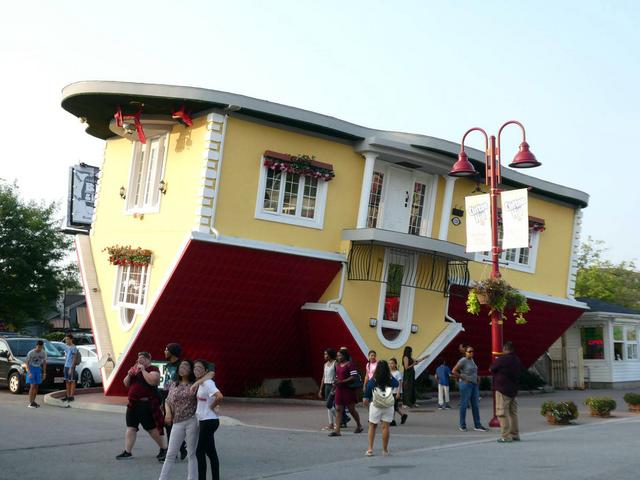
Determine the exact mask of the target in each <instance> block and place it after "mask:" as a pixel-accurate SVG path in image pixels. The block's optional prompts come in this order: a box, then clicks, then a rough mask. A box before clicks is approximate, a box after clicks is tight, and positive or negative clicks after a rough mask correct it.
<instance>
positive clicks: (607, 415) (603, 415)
mask: <svg viewBox="0 0 640 480" xmlns="http://www.w3.org/2000/svg"><path fill="white" fill-rule="evenodd" d="M590 410H591V416H592V417H601V418H607V417H610V416H611V412H610V411H609V412H604V413H599V412H598V411H597V410H594V409H593V408H590Z"/></svg>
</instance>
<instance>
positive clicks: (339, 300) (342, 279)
mask: <svg viewBox="0 0 640 480" xmlns="http://www.w3.org/2000/svg"><path fill="white" fill-rule="evenodd" d="M346 272H347V262H342V268H341V271H340V290H339V291H338V298H334V299H331V300H329V301H328V302H327V306H329V305H333V304H336V303H342V295H343V294H344V283H345V277H346Z"/></svg>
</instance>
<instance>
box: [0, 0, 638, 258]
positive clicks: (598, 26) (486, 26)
mask: <svg viewBox="0 0 640 480" xmlns="http://www.w3.org/2000/svg"><path fill="white" fill-rule="evenodd" d="M639 24H640V2H634V1H624V0H618V1H615V2H611V1H589V0H582V1H562V2H559V1H557V0H556V1H547V0H537V1H535V2H533V1H531V2H525V1H506V0H505V1H498V0H476V1H471V0H450V1H447V2H443V1H441V0H440V1H431V0H423V1H396V2H391V1H387V2H383V1H379V0H368V1H359V0H354V1H345V0H342V1H334V0H323V1H322V2H318V1H311V0H308V1H307V0H298V1H279V0H271V1H248V0H234V1H233V2H220V1H214V0H210V1H188V0H184V1H181V2H177V1H163V0H155V1H144V0H137V1H136V2H122V1H117V0H112V1H110V2H86V1H82V2H77V1H64V2H60V1H49V2H47V1H30V2H7V3H5V4H4V5H3V7H2V15H0V61H1V65H2V74H1V75H0V85H1V86H2V90H1V91H2V96H1V98H2V100H1V105H2V107H1V111H2V115H0V141H1V142H2V148H0V178H3V179H4V180H6V181H9V182H13V181H16V182H17V183H18V185H19V187H20V191H21V194H22V196H23V198H25V199H34V200H39V201H46V202H49V201H60V202H61V203H64V201H65V198H66V195H67V189H68V185H67V183H68V167H69V166H71V165H73V164H76V163H78V162H85V163H89V164H92V165H100V164H101V161H102V154H103V150H104V142H103V141H101V140H98V139H95V138H93V137H91V136H89V135H87V134H86V133H84V126H83V125H81V124H80V123H79V121H78V119H77V118H75V117H74V116H72V115H71V114H69V113H67V112H65V111H64V110H63V109H62V108H61V107H60V101H61V90H62V88H63V87H64V86H65V85H67V84H69V83H73V82H77V81H82V80H116V81H130V82H146V83H159V84H169V85H187V86H195V87H202V88H210V89H214V90H222V91H228V92H233V93H238V94H243V95H248V96H252V97H256V98H260V99H264V100H269V101H272V102H277V103H282V104H286V105H290V106H293V107H297V108H302V109H306V110H311V111H314V112H318V113H322V114H325V115H330V116H333V117H337V118H340V119H342V120H346V121H349V122H352V123H356V124H360V125H364V126H367V127H371V128H379V129H384V130H396V131H402V132H411V133H419V134H424V135H430V136H434V137H438V138H443V139H447V140H450V141H454V142H459V141H460V139H461V137H462V135H463V133H464V132H465V131H466V130H467V129H469V128H471V127H482V128H484V129H485V130H487V131H488V132H489V133H490V134H497V130H498V128H499V127H500V125H502V124H503V123H504V122H505V121H507V120H511V119H517V120H519V121H521V122H522V123H523V124H524V125H525V128H526V130H527V141H528V143H529V144H530V145H531V150H532V151H533V152H534V153H535V155H536V157H537V158H538V160H539V161H541V162H542V166H541V167H539V168H536V169H535V170H529V171H527V172H525V173H527V174H530V175H534V176H536V177H539V178H542V179H544V180H548V181H551V182H554V183H558V184H562V185H565V186H568V187H571V188H575V189H578V190H581V191H584V192H587V193H588V194H589V195H590V196H591V199H590V203H589V206H588V207H587V208H586V209H585V210H584V218H583V231H582V237H583V239H585V238H586V237H587V236H591V237H593V238H595V239H599V240H603V241H604V242H605V243H606V246H607V247H608V250H607V252H606V255H605V256H606V258H608V259H609V260H611V261H614V262H620V261H622V260H632V259H636V262H638V260H640V254H639V253H638V250H637V245H638V244H640V227H639V226H638V220H639V219H640V216H639V215H638V213H637V212H638V207H639V206H640V194H639V191H640V188H638V185H637V182H638V180H637V179H636V178H635V176H636V175H637V173H638V171H639V170H640V168H639V167H640V162H639V160H638V155H639V153H638V148H637V138H638V135H639V132H640V128H639V127H640V120H639V118H640V117H639V113H640V96H639V94H638V90H639V87H640V29H638V25H639ZM519 135H520V133H519V131H518V130H517V128H511V129H506V130H505V131H504V133H503V138H502V146H503V151H504V152H505V153H504V157H505V159H506V158H509V157H510V154H509V153H507V152H509V151H510V150H512V151H513V152H514V153H515V152H516V150H517V145H518V143H519V141H520V140H519ZM634 138H635V139H636V140H633V139H634ZM468 140H469V141H468V145H469V146H473V147H476V148H481V149H482V146H483V140H482V138H481V137H480V136H479V135H475V136H474V135H471V136H470V137H469V138H468ZM629 155H631V157H629Z"/></svg>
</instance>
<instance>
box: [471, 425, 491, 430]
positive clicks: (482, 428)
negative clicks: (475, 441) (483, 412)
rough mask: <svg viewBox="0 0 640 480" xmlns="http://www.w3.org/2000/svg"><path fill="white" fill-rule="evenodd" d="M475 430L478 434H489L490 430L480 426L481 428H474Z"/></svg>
mask: <svg viewBox="0 0 640 480" xmlns="http://www.w3.org/2000/svg"><path fill="white" fill-rule="evenodd" d="M473 429H474V430H475V431H476V432H488V431H489V430H487V429H486V428H484V427H483V426H482V425H480V426H479V427H473Z"/></svg>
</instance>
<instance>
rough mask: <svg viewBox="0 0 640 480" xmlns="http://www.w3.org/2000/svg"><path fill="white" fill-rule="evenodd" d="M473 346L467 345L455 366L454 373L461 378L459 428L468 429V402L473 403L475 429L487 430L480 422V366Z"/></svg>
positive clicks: (462, 430) (472, 411) (479, 430)
mask: <svg viewBox="0 0 640 480" xmlns="http://www.w3.org/2000/svg"><path fill="white" fill-rule="evenodd" d="M473 353H474V350H473V347H472V346H470V345H467V349H466V350H465V356H464V357H463V358H461V359H460V360H458V363H456V366H455V367H453V370H452V373H453V375H454V376H455V377H456V378H457V379H459V380H460V383H459V385H460V422H459V424H458V430H460V431H461V432H466V431H467V404H469V403H471V413H472V415H473V425H474V427H473V429H474V430H476V431H477V432H486V431H487V429H486V428H485V427H483V426H482V423H481V422H480V409H479V408H478V366H477V365H476V362H474V361H473Z"/></svg>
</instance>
